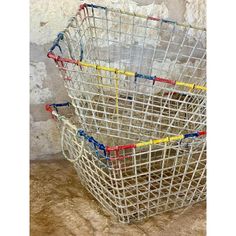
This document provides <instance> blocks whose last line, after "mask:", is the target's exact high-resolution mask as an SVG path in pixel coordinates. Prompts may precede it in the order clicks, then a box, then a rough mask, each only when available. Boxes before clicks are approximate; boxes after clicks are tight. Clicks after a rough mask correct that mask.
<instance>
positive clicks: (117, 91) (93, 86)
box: [48, 4, 206, 222]
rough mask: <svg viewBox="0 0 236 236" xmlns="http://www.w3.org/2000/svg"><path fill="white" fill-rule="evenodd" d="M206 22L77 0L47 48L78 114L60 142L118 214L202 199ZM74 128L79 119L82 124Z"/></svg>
mask: <svg viewBox="0 0 236 236" xmlns="http://www.w3.org/2000/svg"><path fill="white" fill-rule="evenodd" d="M205 38H206V31H205V29H201V28H198V27H194V26H190V25H185V24H180V23H178V22H175V21H171V20H168V19H160V18H157V17H150V16H143V15H139V14H135V13H129V12H124V11H121V10H116V9H110V8H106V7H103V6H97V5H93V4H82V5H80V7H79V10H78V11H77V13H76V15H75V16H74V17H72V18H71V19H70V22H69V24H68V26H67V27H66V28H65V29H64V30H63V31H62V32H60V33H59V34H58V37H57V38H56V40H55V41H54V44H53V45H52V47H51V48H50V50H49V52H48V57H50V58H52V59H53V60H54V61H55V63H56V65H57V67H58V68H59V71H60V74H61V76H62V78H63V79H64V82H65V87H66V89H67V91H68V95H69V97H70V98H71V103H72V105H73V107H74V109H75V113H76V115H77V117H78V124H77V126H73V125H72V124H71V123H70V121H69V120H67V119H66V118H65V117H64V116H61V115H59V114H58V113H57V112H56V111H52V109H51V107H57V105H56V104H54V105H51V106H50V105H49V106H48V110H50V111H51V112H53V115H54V116H55V117H57V119H58V120H60V122H59V123H60V124H61V125H60V127H61V129H62V149H63V153H64V155H65V156H66V158H67V159H69V160H70V161H72V162H74V163H75V167H76V169H77V170H78V174H79V176H80V177H81V180H82V181H83V183H84V185H85V186H86V187H87V189H88V190H89V191H90V192H91V193H92V194H93V195H94V196H95V198H96V199H97V200H98V201H100V202H101V203H102V204H103V205H104V207H106V208H107V209H108V210H109V211H111V212H113V213H114V214H115V215H117V216H118V217H119V220H120V221H121V222H131V221H133V220H140V219H143V218H145V217H149V216H151V215H154V214H157V213H160V212H163V211H167V210H171V209H175V208H178V207H182V206H186V205H190V204H192V203H194V202H197V201H200V200H204V199H205V192H206V188H205V177H206V176H205V175H206V174H205V164H206V141H205V134H206V132H205V129H206V87H205V86H206V75H205V72H206V48H205ZM76 127H80V128H79V129H78V128H76Z"/></svg>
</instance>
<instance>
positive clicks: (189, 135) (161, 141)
mask: <svg viewBox="0 0 236 236" xmlns="http://www.w3.org/2000/svg"><path fill="white" fill-rule="evenodd" d="M65 104H66V105H65V106H67V103H65ZM55 106H57V103H53V104H46V106H45V107H46V111H48V112H50V113H51V114H52V117H55V118H56V120H58V121H61V122H63V123H65V124H67V125H68V126H70V127H71V128H72V129H74V130H75V131H76V135H77V136H78V137H81V138H84V139H85V140H86V141H88V142H90V143H92V144H94V147H95V146H96V147H97V148H98V149H99V150H100V151H102V152H104V157H105V158H106V159H107V160H110V161H113V160H119V159H125V158H129V156H119V151H122V150H127V149H133V148H135V149H136V148H139V147H144V146H149V145H157V144H166V143H170V142H174V141H175V142H176V141H181V140H184V139H187V138H197V137H201V138H202V137H204V136H206V134H207V132H206V131H204V130H200V131H198V130H197V131H195V132H192V133H187V134H181V135H173V136H167V137H164V138H159V139H151V140H149V141H143V142H139V143H131V144H126V145H117V146H108V145H104V144H103V143H100V142H99V141H98V140H96V139H94V138H93V137H92V136H90V135H88V134H87V133H86V132H85V131H84V130H82V129H80V128H78V127H77V126H75V125H73V124H72V123H71V122H70V121H69V120H68V119H67V118H66V117H65V116H62V115H60V114H59V113H58V112H57V111H56V110H53V109H52V108H55ZM59 106H61V104H59ZM48 107H50V108H51V109H47V108H48ZM111 152H115V153H116V154H117V155H116V157H109V155H108V154H110V153H111Z"/></svg>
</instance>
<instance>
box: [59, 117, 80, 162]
mask: <svg viewBox="0 0 236 236" xmlns="http://www.w3.org/2000/svg"><path fill="white" fill-rule="evenodd" d="M66 125H71V124H70V123H68V121H65V120H64V122H63V127H62V131H61V150H62V154H63V156H64V157H65V159H67V160H68V161H70V162H72V163H75V162H77V161H78V160H79V159H80V158H81V156H82V155H83V150H84V139H82V141H81V145H80V151H79V154H78V155H76V158H74V159H72V158H70V157H68V155H67V154H66V153H65V149H64V136H65V129H66ZM75 135H77V132H76V134H75Z"/></svg>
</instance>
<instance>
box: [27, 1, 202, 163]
mask: <svg viewBox="0 0 236 236" xmlns="http://www.w3.org/2000/svg"><path fill="white" fill-rule="evenodd" d="M81 3H82V1H79V0H31V1H30V17H31V19H30V22H31V23H30V49H31V50H30V51H31V52H30V53H31V55H30V108H31V119H30V124H31V158H33V159H35V158H40V157H45V155H47V154H55V153H57V152H60V136H59V132H58V130H57V128H56V123H55V122H54V121H53V120H51V118H50V115H49V114H47V113H46V112H45V110H44V104H45V103H48V102H56V101H57V102H62V101H66V100H68V96H67V93H66V91H65V89H64V86H63V81H62V80H61V79H60V77H59V74H58V71H57V69H56V68H55V65H54V63H53V62H52V61H51V60H49V59H48V58H47V57H46V54H47V50H48V48H49V47H50V45H51V43H52V41H53V40H54V39H55V36H56V35H57V33H58V32H59V31H61V30H62V29H64V27H65V26H66V24H67V21H68V19H69V18H70V17H71V16H73V15H74V14H75V12H76V10H77V9H78V6H79V5H80V4H81ZM88 3H94V4H99V5H105V6H108V7H113V8H120V9H122V10H126V11H134V12H137V13H142V14H144V15H151V16H159V17H165V18H171V19H174V20H177V21H178V22H185V23H189V24H192V25H197V26H201V27H205V26H206V6H205V0H132V1H127V0H94V1H91V2H90V1H88Z"/></svg>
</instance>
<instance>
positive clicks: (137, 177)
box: [54, 113, 206, 223]
mask: <svg viewBox="0 0 236 236" xmlns="http://www.w3.org/2000/svg"><path fill="white" fill-rule="evenodd" d="M54 115H56V117H57V120H58V121H59V122H58V125H59V127H60V129H61V135H62V149H63V152H64V155H65V157H66V158H67V159H68V160H69V161H71V162H73V163H74V167H75V168H76V170H77V172H78V175H79V177H80V179H81V181H82V183H83V185H84V186H85V187H86V188H87V190H88V191H89V192H90V193H91V194H92V195H93V196H94V197H95V198H96V199H97V200H98V201H99V202H100V203H101V204H102V205H103V206H104V207H105V208H106V209H107V210H108V211H109V212H110V213H112V214H114V215H115V216H117V217H118V219H119V221H121V222H123V223H130V222H133V221H137V220H141V219H144V218H147V217H150V216H152V215H156V214H159V213H161V212H165V211H169V210H173V209H176V208H180V207H183V206H188V205H191V204H193V203H195V202H199V201H202V200H205V197H206V188H205V185H206V142H205V138H204V137H201V138H194V139H192V138H190V139H189V140H188V144H189V145H187V146H186V143H180V142H170V143H159V144H156V145H148V146H143V147H139V148H131V149H129V150H123V151H124V152H126V154H128V155H129V157H128V158H115V159H111V158H106V157H104V155H103V153H102V152H99V151H98V150H95V149H94V146H93V144H92V143H90V142H89V141H86V140H84V139H83V138H81V136H80V135H78V129H77V127H76V126H75V125H72V123H71V122H70V121H69V120H68V119H66V118H65V117H63V116H60V115H58V114H57V113H54ZM84 147H86V148H84ZM126 154H124V153H123V155H126ZM126 156H127V155H126Z"/></svg>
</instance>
